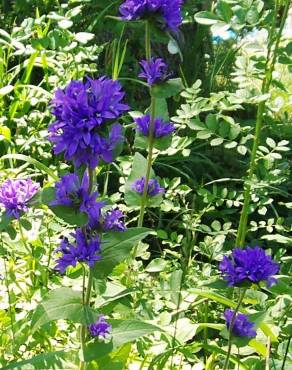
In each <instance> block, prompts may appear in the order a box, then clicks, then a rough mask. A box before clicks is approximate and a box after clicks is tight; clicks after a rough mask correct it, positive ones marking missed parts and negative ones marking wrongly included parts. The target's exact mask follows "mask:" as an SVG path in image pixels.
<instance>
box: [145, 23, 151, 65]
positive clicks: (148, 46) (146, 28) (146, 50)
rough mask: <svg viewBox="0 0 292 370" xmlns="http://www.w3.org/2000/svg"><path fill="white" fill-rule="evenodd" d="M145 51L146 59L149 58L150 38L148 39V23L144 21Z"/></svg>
mask: <svg viewBox="0 0 292 370" xmlns="http://www.w3.org/2000/svg"><path fill="white" fill-rule="evenodd" d="M145 53H146V59H147V60H150V59H151V39H150V24H149V22H148V21H145Z"/></svg>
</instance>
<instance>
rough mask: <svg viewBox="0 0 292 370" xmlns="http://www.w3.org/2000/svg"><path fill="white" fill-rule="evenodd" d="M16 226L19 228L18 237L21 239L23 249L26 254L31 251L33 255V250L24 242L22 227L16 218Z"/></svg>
mask: <svg viewBox="0 0 292 370" xmlns="http://www.w3.org/2000/svg"><path fill="white" fill-rule="evenodd" d="M18 228H19V234H20V239H21V242H22V244H23V246H24V249H25V250H26V251H27V253H28V254H30V253H32V256H33V250H30V249H29V247H28V245H27V243H26V240H25V236H24V232H23V228H22V226H21V223H20V220H18Z"/></svg>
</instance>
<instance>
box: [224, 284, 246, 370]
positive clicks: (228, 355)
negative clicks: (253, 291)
mask: <svg viewBox="0 0 292 370" xmlns="http://www.w3.org/2000/svg"><path fill="white" fill-rule="evenodd" d="M246 290H247V288H244V289H243V291H242V292H241V294H240V295H239V300H238V303H237V306H236V308H235V310H234V312H233V316H232V319H231V322H230V325H229V336H228V349H227V355H226V359H225V363H224V367H223V370H227V369H228V364H229V359H230V355H231V346H232V329H233V326H234V323H235V319H236V315H237V313H238V311H239V309H240V306H241V303H242V301H243V298H244V296H245V293H246Z"/></svg>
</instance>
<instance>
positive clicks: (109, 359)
mask: <svg viewBox="0 0 292 370" xmlns="http://www.w3.org/2000/svg"><path fill="white" fill-rule="evenodd" d="M131 348H132V346H131V344H130V343H127V344H124V345H123V346H121V347H120V348H119V349H117V350H116V351H114V352H112V353H110V354H109V355H107V356H104V357H102V358H100V359H98V360H96V362H97V364H98V370H109V369H110V370H124V369H125V366H126V363H127V361H128V358H129V354H130V352H131Z"/></svg>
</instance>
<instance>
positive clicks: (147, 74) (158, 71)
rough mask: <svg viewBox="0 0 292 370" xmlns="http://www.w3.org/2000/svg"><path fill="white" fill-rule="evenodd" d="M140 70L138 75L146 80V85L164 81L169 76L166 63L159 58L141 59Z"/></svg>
mask: <svg viewBox="0 0 292 370" xmlns="http://www.w3.org/2000/svg"><path fill="white" fill-rule="evenodd" d="M140 65H141V67H142V70H141V72H140V74H139V75H138V77H141V78H144V79H145V80H147V83H148V85H150V86H152V85H154V84H157V83H160V82H164V81H166V80H167V79H168V78H169V74H168V72H167V64H166V63H165V62H164V61H163V59H161V58H151V59H150V60H141V62H140Z"/></svg>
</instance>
